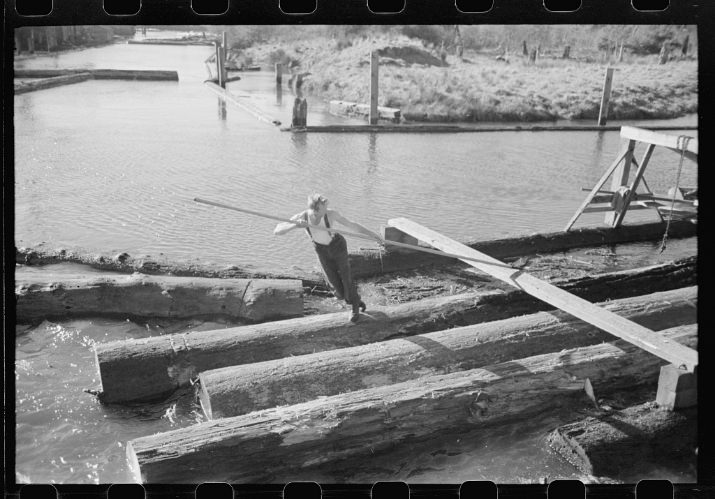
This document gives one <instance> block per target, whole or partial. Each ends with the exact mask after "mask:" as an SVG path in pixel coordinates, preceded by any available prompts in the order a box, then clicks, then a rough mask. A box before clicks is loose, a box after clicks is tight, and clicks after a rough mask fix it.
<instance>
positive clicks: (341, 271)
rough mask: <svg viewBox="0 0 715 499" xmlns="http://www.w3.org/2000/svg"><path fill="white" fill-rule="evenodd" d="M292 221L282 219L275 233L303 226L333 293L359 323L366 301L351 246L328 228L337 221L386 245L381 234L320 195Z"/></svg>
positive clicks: (352, 319)
mask: <svg viewBox="0 0 715 499" xmlns="http://www.w3.org/2000/svg"><path fill="white" fill-rule="evenodd" d="M290 220H291V222H282V223H279V224H278V225H276V228H275V229H274V231H273V233H274V234H275V235H278V236H282V235H283V234H285V233H286V232H288V231H291V230H293V229H295V228H298V227H300V228H304V229H305V230H306V232H307V233H308V235H309V236H310V238H311V239H312V240H313V247H314V248H315V252H316V253H317V255H318V260H319V261H320V265H321V267H322V268H323V273H324V274H325V279H326V281H327V282H328V285H329V286H330V287H331V288H332V290H333V294H335V296H336V298H338V299H339V300H342V299H344V300H345V301H346V302H347V303H348V304H349V305H352V311H351V312H350V321H351V322H357V320H358V317H359V315H360V309H362V311H363V312H364V311H365V308H366V306H365V302H363V301H362V300H361V299H360V295H359V294H358V290H357V284H356V283H355V280H354V279H353V277H352V273H351V272H350V262H349V260H348V246H347V242H346V241H345V237H343V235H342V234H337V233H334V232H333V233H331V232H328V231H327V230H326V229H329V228H330V227H332V226H333V225H334V224H335V223H336V222H337V223H339V224H341V225H344V226H345V227H348V228H349V229H352V230H354V231H356V232H359V233H361V234H364V235H366V236H368V237H372V238H374V239H375V240H376V241H377V242H378V243H380V244H384V241H383V239H382V237H380V235H379V234H377V233H375V232H373V231H371V230H370V229H367V228H365V227H363V226H362V225H360V224H359V223H357V222H353V221H351V220H348V219H347V218H345V217H344V216H342V215H341V214H340V213H338V211H337V210H333V209H329V208H328V200H327V198H325V197H324V196H321V195H320V194H313V195H311V196H309V197H308V209H307V210H305V211H301V212H300V213H297V214H295V215H293V216H292V217H291V218H290Z"/></svg>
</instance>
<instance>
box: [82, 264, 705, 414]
mask: <svg viewBox="0 0 715 499" xmlns="http://www.w3.org/2000/svg"><path fill="white" fill-rule="evenodd" d="M694 273H695V260H693V261H692V262H689V263H686V264H681V263H673V264H667V265H663V266H651V267H646V268H643V269H636V270H634V271H628V272H616V273H607V274H602V275H600V276H594V277H591V278H581V279H574V280H564V281H558V282H556V284H558V285H559V286H562V287H563V288H564V289H567V290H569V291H571V292H573V293H575V294H577V295H579V296H582V297H584V298H587V299H592V300H599V299H601V300H602V299H604V297H611V298H618V297H620V296H630V295H634V294H636V295H637V294H643V293H647V292H651V291H656V290H660V289H671V287H672V286H678V285H680V286H687V285H692V284H693V283H694V279H695V274H694ZM681 303H682V302H681ZM546 309H548V306H547V305H546V304H544V303H543V302H541V301H539V300H536V299H534V298H532V297H530V296H528V295H527V294H526V293H523V292H520V291H509V292H502V291H492V292H489V293H483V294H479V295H477V294H463V295H454V296H445V297H438V298H429V299H425V300H420V301H418V302H410V303H404V304H400V305H396V306H392V307H371V308H370V310H369V311H368V314H365V315H364V316H363V318H362V320H360V321H359V322H358V323H356V324H352V323H350V324H348V322H347V320H346V317H345V314H344V313H342V312H341V313H334V314H324V315H319V316H309V317H303V318H300V319H291V320H285V321H279V322H275V323H272V324H262V325H261V324H259V325H251V326H242V327H239V328H228V329H222V330H217V331H202V332H188V333H182V334H176V335H167V336H159V337H152V338H145V339H139V340H127V341H115V342H111V343H100V344H97V345H95V355H96V359H97V366H98V368H99V374H100V379H101V382H102V392H103V400H104V401H106V402H127V401H131V400H142V399H148V398H152V397H153V398H159V397H161V396H162V395H164V394H167V393H169V392H171V391H172V390H175V389H177V388H179V387H180V386H187V385H188V384H189V381H190V380H191V379H193V378H195V377H196V376H197V375H198V373H199V372H202V371H208V370H210V369H218V368H221V367H226V366H233V365H239V364H249V363H252V362H261V361H265V360H272V359H278V358H282V357H288V356H291V355H305V354H310V353H313V352H316V351H324V350H333V349H337V348H345V347H351V346H356V345H364V344H367V343H374V342H377V341H383V340H385V339H389V338H392V337H396V336H408V335H413V334H419V333H427V332H432V331H439V330H440V329H447V328H449V327H454V326H463V325H469V324H475V323H481V322H487V321H493V320H499V319H504V318H507V317H513V316H515V315H520V314H528V313H533V312H536V311H540V310H546ZM177 345H181V348H179V347H177Z"/></svg>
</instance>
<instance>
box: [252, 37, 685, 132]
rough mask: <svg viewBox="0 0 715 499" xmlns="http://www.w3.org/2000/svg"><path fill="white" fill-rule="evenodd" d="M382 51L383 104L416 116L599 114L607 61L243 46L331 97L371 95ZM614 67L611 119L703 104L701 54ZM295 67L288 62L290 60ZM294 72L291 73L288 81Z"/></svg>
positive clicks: (313, 45) (369, 47) (369, 43)
mask: <svg viewBox="0 0 715 499" xmlns="http://www.w3.org/2000/svg"><path fill="white" fill-rule="evenodd" d="M373 50H377V51H378V53H379V54H380V67H379V74H380V76H379V88H380V93H379V99H378V104H379V105H380V106H385V107H390V108H398V109H400V110H401V115H402V117H403V118H404V119H405V120H406V121H410V122H417V123H475V122H497V123H499V122H502V123H503V122H537V121H540V122H547V121H559V120H568V121H571V120H597V119H598V114H599V109H600V103H601V96H602V92H603V82H604V76H605V68H606V67H607V66H608V62H607V61H605V62H587V61H586V60H584V59H583V58H581V59H563V58H561V57H556V56H546V54H542V55H541V56H540V57H539V58H537V59H536V61H534V62H532V61H530V60H529V58H527V57H525V56H523V55H521V54H509V55H507V56H506V57H503V56H499V58H498V59H497V57H496V56H494V55H493V54H484V53H476V52H472V51H465V52H464V54H463V57H461V58H460V57H457V56H455V55H448V56H446V57H445V58H444V59H443V60H440V58H438V57H436V56H435V55H434V54H433V53H432V51H431V50H430V49H427V48H425V47H424V46H422V45H421V44H419V43H417V42H414V41H413V40H409V39H400V40H393V39H390V40H388V39H377V40H374V39H369V40H356V41H354V42H352V44H351V45H348V46H341V45H340V44H336V42H335V41H332V40H320V39H318V40H310V41H303V42H301V43H298V44H294V45H290V46H289V45H287V44H277V43H274V44H272V45H271V44H266V45H262V46H253V47H249V48H247V49H245V50H243V51H241V54H243V55H244V56H245V57H246V58H247V59H248V60H251V61H253V62H261V64H262V65H264V66H267V67H273V65H274V64H275V62H283V63H284V67H289V66H291V65H292V69H291V70H292V72H294V73H300V74H303V75H306V76H305V77H304V82H303V85H302V88H303V91H304V92H305V93H306V94H307V95H310V96H312V97H315V98H319V99H322V100H324V101H326V102H327V101H330V100H343V101H349V102H356V103H368V102H369V71H370V69H369V67H370V66H369V60H368V59H369V53H370V52H371V51H373ZM612 66H613V67H615V71H614V76H613V86H612V93H611V99H610V105H609V113H608V119H609V120H612V121H613V120H653V119H673V118H678V117H682V116H685V115H688V114H692V113H697V110H698V79H697V60H694V59H692V58H678V59H673V60H670V61H669V62H668V63H666V64H658V59H657V57H656V56H629V57H628V58H627V59H624V61H623V62H620V63H614V64H612ZM284 71H286V72H288V71H289V70H288V69H284ZM287 79H288V78H286V80H287Z"/></svg>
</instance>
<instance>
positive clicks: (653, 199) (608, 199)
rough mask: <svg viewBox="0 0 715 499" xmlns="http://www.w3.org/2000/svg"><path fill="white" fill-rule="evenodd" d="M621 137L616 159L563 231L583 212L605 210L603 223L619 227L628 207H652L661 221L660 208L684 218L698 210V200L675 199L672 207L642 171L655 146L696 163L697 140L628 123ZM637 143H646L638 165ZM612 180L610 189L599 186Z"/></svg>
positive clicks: (569, 227)
mask: <svg viewBox="0 0 715 499" xmlns="http://www.w3.org/2000/svg"><path fill="white" fill-rule="evenodd" d="M621 137H622V138H624V139H627V140H628V142H627V143H626V145H625V146H624V147H623V149H622V150H621V152H620V153H619V154H618V157H617V158H616V160H615V161H614V162H613V163H611V165H610V166H609V167H608V168H607V169H606V171H605V172H604V173H603V175H602V176H601V179H600V180H599V181H598V182H597V183H596V185H595V186H594V187H593V189H591V190H590V192H589V194H588V195H587V196H586V199H584V201H583V203H581V206H579V208H578V209H577V210H576V213H575V214H574V215H573V217H571V220H569V222H568V224H567V225H566V228H565V229H564V230H565V231H568V230H569V229H571V227H572V226H573V224H574V223H575V222H576V220H577V219H578V217H580V216H581V214H583V213H597V212H604V213H606V217H605V220H604V222H605V223H606V224H608V225H610V226H611V227H614V228H615V227H618V226H619V225H621V223H622V222H623V218H624V217H625V215H626V212H627V211H628V210H629V209H630V210H642V209H655V210H656V213H658V216H659V217H660V219H661V220H664V219H663V214H662V213H661V212H663V211H666V212H668V211H670V212H671V216H672V217H685V218H690V219H691V220H693V219H694V218H695V215H696V212H697V206H698V201H697V199H695V200H692V199H682V196H681V199H675V203H676V204H677V205H678V207H677V208H673V209H672V210H671V206H670V205H671V203H672V202H673V199H670V198H667V197H659V196H656V195H655V194H654V193H653V192H652V191H651V190H650V188H649V187H648V184H647V182H646V180H645V177H644V175H643V174H644V173H645V169H646V167H647V166H648V162H649V161H650V158H651V156H652V154H653V150H654V149H655V148H656V146H661V147H665V148H667V149H670V150H672V151H675V152H677V153H678V154H681V155H682V156H683V157H684V158H687V159H689V160H691V161H694V162H695V163H697V161H698V139H697V138H694V137H689V136H684V135H672V134H665V133H660V132H654V131H651V130H645V129H642V128H636V127H631V126H624V127H621ZM637 142H643V143H645V144H647V147H646V150H645V153H644V154H643V158H642V159H641V161H640V164H639V163H638V162H637V161H636V159H635V157H634V151H635V147H636V143H637ZM632 164H633V165H635V167H636V168H637V169H636V172H635V176H634V178H633V180H632V181H631V182H630V183H629V177H630V171H631V165H632ZM611 176H612V179H611V190H603V189H602V187H603V186H604V184H605V183H606V182H607V181H608V178H609V177H611ZM641 184H642V185H643V188H644V189H645V192H644V193H637V192H636V191H637V189H638V187H640V186H641Z"/></svg>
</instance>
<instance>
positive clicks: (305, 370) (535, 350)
mask: <svg viewBox="0 0 715 499" xmlns="http://www.w3.org/2000/svg"><path fill="white" fill-rule="evenodd" d="M683 300H684V301H686V302H688V303H689V305H690V306H689V307H687V306H686V307H681V306H679V303H682V301H683ZM599 305H600V306H602V307H604V308H605V309H606V310H610V311H612V312H614V313H618V314H619V316H622V317H626V318H628V319H630V320H632V321H634V322H636V323H637V324H640V325H643V326H645V327H649V328H654V329H656V330H660V329H664V328H668V327H673V326H680V325H684V324H691V323H694V322H696V321H697V288H696V287H690V288H685V289H682V290H678V291H666V292H661V293H653V294H650V295H645V296H638V297H633V298H624V299H621V300H614V301H609V302H605V303H600V304H599ZM612 339H613V337H612V336H611V335H609V334H608V333H605V332H603V331H601V330H600V329H598V328H597V327H595V326H592V325H591V324H588V323H587V322H584V321H582V320H580V319H577V318H575V317H573V316H571V315H569V314H567V313H566V312H562V311H552V312H539V313H536V314H531V315H523V316H519V317H513V318H510V319H503V320H500V321H494V322H485V323H481V324H476V325H472V326H464V327H459V328H454V329H448V330H443V331H437V332H433V333H428V334H422V335H416V336H409V337H406V338H397V339H393V340H389V341H384V342H380V343H372V344H368V345H361V346H356V347H352V348H343V349H338V350H331V351H325V352H316V353H314V354H309V355H299V356H296V357H286V358H282V359H276V360H272V361H266V362H260V363H255V364H244V365H236V366H231V367H224V368H221V369H215V370H212V371H207V372H203V373H201V374H200V375H199V383H198V384H197V387H200V388H198V393H199V397H200V400H201V406H202V407H203V410H204V413H205V414H206V416H207V417H208V418H209V419H212V418H220V417H230V416H238V415H241V414H246V413H248V412H251V411H255V410H261V409H267V408H270V407H275V406H279V405H290V404H297V403H301V402H307V401H308V400H311V399H314V398H317V397H324V396H330V395H336V394H338V393H343V392H349V391H356V390H361V389H365V388H372V387H375V386H381V385H389V384H393V383H400V382H403V381H408V380H412V379H417V378H419V377H420V376H424V375H427V374H445V373H449V372H455V371H463V370H468V369H474V368H476V367H481V366H484V365H487V364H493V363H498V362H507V361H510V360H513V359H519V358H524V357H530V356H533V355H539V354H546V353H548V352H555V351H560V350H563V349H570V348H576V347H583V346H588V345H594V344H597V343H603V342H607V341H611V340H612Z"/></svg>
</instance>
